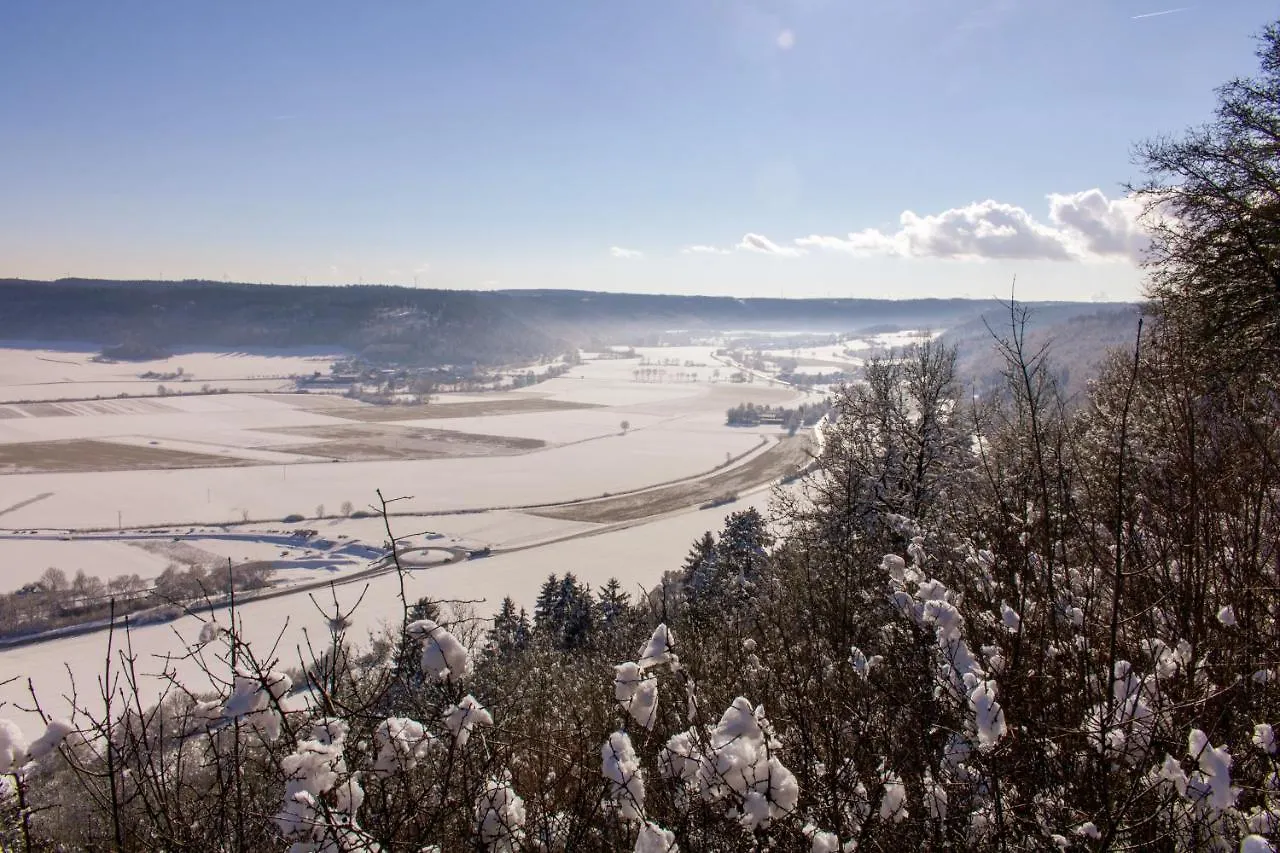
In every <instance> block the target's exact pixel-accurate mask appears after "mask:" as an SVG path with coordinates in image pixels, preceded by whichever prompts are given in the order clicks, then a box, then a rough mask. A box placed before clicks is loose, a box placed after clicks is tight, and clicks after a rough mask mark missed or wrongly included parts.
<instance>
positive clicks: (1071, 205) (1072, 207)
mask: <svg viewBox="0 0 1280 853" xmlns="http://www.w3.org/2000/svg"><path fill="white" fill-rule="evenodd" d="M1141 218H1142V202H1140V201H1138V200H1137V199H1135V198H1133V197H1132V196H1129V197H1125V198H1118V199H1115V200H1114V201H1113V200H1111V199H1108V198H1107V197H1106V196H1105V195H1103V193H1102V191H1101V190H1097V189H1093V190H1085V191H1084V192H1079V193H1071V194H1069V195H1059V194H1057V193H1053V194H1051V195H1050V196H1049V220H1050V221H1051V222H1053V224H1054V225H1056V226H1058V227H1059V228H1061V229H1063V230H1065V231H1068V232H1070V233H1072V234H1074V235H1075V237H1076V239H1077V241H1079V242H1080V243H1081V246H1080V248H1082V249H1083V251H1084V252H1086V253H1088V254H1091V255H1094V256H1096V257H1101V258H1126V259H1128V260H1139V259H1141V257H1142V254H1143V252H1145V251H1146V249H1147V246H1149V245H1150V244H1151V238H1150V237H1149V236H1148V235H1147V233H1146V232H1145V231H1144V230H1143V229H1142V226H1141V224H1140V222H1141Z"/></svg>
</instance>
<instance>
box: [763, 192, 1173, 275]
mask: <svg viewBox="0 0 1280 853" xmlns="http://www.w3.org/2000/svg"><path fill="white" fill-rule="evenodd" d="M1048 201H1049V215H1048V220H1047V221H1041V220H1039V219H1037V218H1036V217H1035V216H1034V215H1033V214H1032V213H1030V212H1029V211H1027V210H1025V209H1023V208H1021V207H1018V206H1017V205H1012V204H1006V203H1004V202H998V201H994V200H992V199H988V200H986V201H979V202H974V203H972V204H969V205H966V206H965V207H956V208H951V209H950V210H944V211H942V212H941V213H936V214H925V215H921V214H918V213H915V212H914V211H910V210H907V211H904V212H903V213H902V215H901V216H900V217H899V218H898V229H897V230H896V231H891V232H889V233H885V232H883V231H880V230H879V229H875V228H868V229H865V230H862V231H855V232H853V233H850V234H847V235H844V236H831V235H822V234H811V235H809V236H808V237H801V238H799V239H797V240H795V244H796V245H797V246H799V247H801V248H813V249H825V250H828V251H838V252H845V253H847V254H850V255H854V256H857V257H871V256H890V257H903V258H942V259H953V260H1036V261H1099V260H1124V261H1137V260H1139V259H1140V258H1141V256H1142V253H1143V251H1144V250H1145V249H1146V247H1147V245H1148V243H1149V240H1148V238H1147V236H1146V234H1145V232H1144V231H1143V229H1142V227H1141V225H1140V224H1139V217H1140V214H1141V205H1140V204H1139V203H1138V202H1137V201H1135V200H1134V199H1132V198H1119V199H1108V198H1107V196H1106V195H1105V194H1104V193H1103V192H1102V191H1101V190H1098V189H1092V190H1085V191H1084V192H1078V193H1070V194H1058V193H1054V194H1051V195H1049V196H1048ZM749 236H751V235H749ZM762 239H763V238H762Z"/></svg>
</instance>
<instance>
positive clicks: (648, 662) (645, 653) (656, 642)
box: [640, 622, 676, 669]
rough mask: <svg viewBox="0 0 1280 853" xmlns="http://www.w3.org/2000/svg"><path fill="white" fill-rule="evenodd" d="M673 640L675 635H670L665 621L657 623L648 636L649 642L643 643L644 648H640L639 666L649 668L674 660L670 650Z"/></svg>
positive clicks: (673, 643)
mask: <svg viewBox="0 0 1280 853" xmlns="http://www.w3.org/2000/svg"><path fill="white" fill-rule="evenodd" d="M675 642H676V640H675V637H674V636H672V634H671V631H670V630H669V629H668V628H667V626H666V623H665V622H664V623H662V624H660V625H658V627H657V628H655V629H654V631H653V635H652V636H650V637H649V642H647V643H645V645H644V648H643V649H641V650H640V668H641V669H649V668H650V667H654V666H660V665H661V664H664V663H673V662H675V660H676V657H675V654H674V653H673V652H672V651H671V649H672V648H673V647H674V646H675Z"/></svg>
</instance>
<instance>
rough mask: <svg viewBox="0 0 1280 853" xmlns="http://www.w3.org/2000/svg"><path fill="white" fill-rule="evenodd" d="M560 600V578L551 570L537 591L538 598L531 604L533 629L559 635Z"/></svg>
mask: <svg viewBox="0 0 1280 853" xmlns="http://www.w3.org/2000/svg"><path fill="white" fill-rule="evenodd" d="M559 601H560V579H559V578H558V577H556V575H555V573H554V572H553V573H552V574H550V575H547V579H546V580H545V581H543V582H542V588H541V589H540V590H539V591H538V600H537V601H536V602H535V603H534V605H533V629H534V631H536V632H537V633H539V634H543V635H550V636H559V634H560V631H561V629H562V628H563V627H564V621H563V618H562V616H561V615H558V611H559Z"/></svg>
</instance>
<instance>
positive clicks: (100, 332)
mask: <svg viewBox="0 0 1280 853" xmlns="http://www.w3.org/2000/svg"><path fill="white" fill-rule="evenodd" d="M0 302H2V303H3V305H4V310H3V311H0V339H24V340H32V339H35V340H47V341H59V340H61V341H77V342H83V341H87V342H94V343H98V344H102V345H106V346H113V347H122V350H121V352H122V353H126V354H127V353H128V352H129V351H137V352H139V353H140V354H148V353H154V352H155V351H157V350H160V351H163V350H165V349H166V348H169V347H175V346H186V345H192V344H203V345H208V346H222V347H287V346H333V347H344V348H346V349H349V350H352V351H354V352H357V353H359V354H362V355H363V356H364V357H365V358H367V359H369V360H371V361H387V362H397V363H412V364H424V365H434V364H469V363H472V362H475V363H478V364H481V365H492V364H504V363H510V362H514V361H521V360H527V359H533V358H536V357H538V356H544V355H555V354H559V353H561V352H563V351H564V350H565V349H567V348H568V347H570V346H591V345H593V344H595V345H600V344H611V343H619V342H639V341H642V340H652V341H654V342H659V341H661V340H664V339H665V340H670V339H672V334H671V331H672V330H686V331H689V332H694V333H696V332H698V331H703V332H705V331H711V330H723V329H761V330H770V329H779V330H787V329H805V330H809V331H814V332H857V331H858V330H860V329H865V328H867V327H872V326H886V325H887V326H889V327H893V328H933V329H941V328H947V327H950V326H952V325H955V324H957V323H962V322H964V321H967V320H971V319H973V318H976V317H977V316H979V315H980V314H981V313H982V312H983V311H990V310H993V309H996V308H998V304H997V303H995V302H993V301H981V300H965V299H944V300H939V299H922V300H903V301H889V300H874V299H836V300H811V299H796V300H788V299H728V298H719V297H701V296H645V295H635V294H611V293H587V292H578V291H494V292H476V291H453V290H425V289H421V290H420V289H415V288H406V287H383V286H349V287H315V286H310V287H308V286H289V287H284V286H270V285H253V284H226V283H223V282H213V281H183V282H155V281H133V282H122V281H119V282H118V281H95V280H81V279H63V280H59V281H56V282H36V281H25V280H15V279H10V280H0ZM1063 310H1066V311H1068V312H1075V313H1078V312H1080V311H1083V310H1087V309H1086V308H1085V306H1078V305H1076V306H1072V305H1068V306H1065V307H1064V309H1063Z"/></svg>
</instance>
